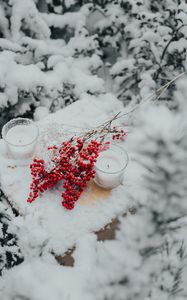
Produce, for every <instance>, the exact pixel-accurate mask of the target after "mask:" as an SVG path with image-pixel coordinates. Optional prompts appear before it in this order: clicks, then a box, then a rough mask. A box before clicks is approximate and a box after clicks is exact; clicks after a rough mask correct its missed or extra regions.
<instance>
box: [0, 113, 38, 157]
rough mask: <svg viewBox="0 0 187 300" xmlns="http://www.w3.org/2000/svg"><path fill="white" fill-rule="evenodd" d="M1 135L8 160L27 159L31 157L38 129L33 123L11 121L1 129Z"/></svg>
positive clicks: (24, 120) (21, 120)
mask: <svg viewBox="0 0 187 300" xmlns="http://www.w3.org/2000/svg"><path fill="white" fill-rule="evenodd" d="M2 134H3V138H4V140H5V143H6V147H7V154H8V156H9V157H10V158H14V159H27V158H29V157H31V156H32V154H33V152H34V149H35V146H36V141H37V137H38V128H37V126H36V125H35V124H34V122H33V121H31V120H29V119H24V118H17V119H13V120H11V121H10V122H8V123H7V124H6V125H5V126H4V127H3V130H2Z"/></svg>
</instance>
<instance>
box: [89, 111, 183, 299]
mask: <svg viewBox="0 0 187 300" xmlns="http://www.w3.org/2000/svg"><path fill="white" fill-rule="evenodd" d="M158 116H159V117H158ZM136 117H137V119H136V122H137V123H136V126H135V129H134V132H133V135H132V138H131V137H129V146H130V147H131V150H132V153H133V154H132V155H134V154H136V155H135V157H136V160H138V162H139V163H140V164H141V165H142V166H143V167H144V168H145V170H146V172H145V175H144V178H143V184H142V187H141V189H140V190H139V191H138V192H137V194H136V195H135V193H134V192H133V197H135V196H136V198H137V199H136V200H137V211H136V214H135V215H133V216H130V215H127V217H125V218H124V217H122V218H121V221H120V224H119V230H118V231H117V236H116V240H114V241H105V242H104V243H98V245H97V263H96V267H95V270H94V271H95V272H94V271H93V274H94V276H95V277H94V280H95V279H96V282H97V283H96V285H99V287H100V289H99V291H100V293H99V297H98V298H97V299H110V300H111V299H112V300H113V299H115V300H121V299H125V300H132V299H133V300H136V299H137V300H139V299H142V300H143V299H146V300H148V299H151V300H156V299H162V300H169V299H176V300H178V299H186V297H187V289H186V287H185V275H184V274H186V273H184V272H186V250H185V249H186V246H187V239H186V237H185V234H184V231H185V230H186V226H187V223H186V216H187V205H186V194H187V184H186V177H187V168H186V163H185V162H186V161H187V148H186V147H187V143H186V126H187V123H186V121H185V122H182V124H181V117H182V115H181V114H179V115H175V114H173V113H172V112H170V111H169V110H168V109H166V108H165V107H157V108H149V109H144V110H143V113H139V115H138V116H136ZM137 145H138V147H137ZM182 231H183V234H181V232H182ZM92 280H93V277H92ZM94 289H96V287H94ZM96 290H98V288H97V289H96Z"/></svg>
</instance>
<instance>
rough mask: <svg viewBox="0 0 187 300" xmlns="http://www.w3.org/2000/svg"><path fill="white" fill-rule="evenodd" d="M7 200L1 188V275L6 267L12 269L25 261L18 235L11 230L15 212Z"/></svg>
mask: <svg viewBox="0 0 187 300" xmlns="http://www.w3.org/2000/svg"><path fill="white" fill-rule="evenodd" d="M6 202H7V200H6V198H5V196H4V194H3V192H2V191H1V190H0V276H1V275H2V273H3V271H5V269H10V268H12V267H13V266H15V265H18V264H20V263H21V262H22V261H23V256H22V254H21V251H20V249H19V247H18V245H17V237H16V235H15V234H13V233H12V232H11V229H10V224H11V219H12V217H13V213H12V211H11V209H10V208H7V205H6V204H7V203H6Z"/></svg>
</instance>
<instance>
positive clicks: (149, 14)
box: [0, 0, 187, 124]
mask: <svg viewBox="0 0 187 300" xmlns="http://www.w3.org/2000/svg"><path fill="white" fill-rule="evenodd" d="M186 16H187V4H185V3H184V1H180V0H178V1H176V0H167V1H163V0H160V1H148V0H147V1H142V0H115V1H111V0H105V1H101V0H94V1H90V0H84V1H80V0H71V1H64V0H48V1H45V0H24V1H21V0H9V1H7V0H1V1H0V50H1V51H0V113H1V120H0V121H1V124H3V123H5V122H6V121H7V120H8V119H10V118H12V117H14V116H28V117H33V114H34V112H35V110H36V108H38V107H39V110H38V111H40V110H41V107H42V108H43V107H45V114H46V113H47V112H54V111H56V110H58V109H59V108H61V107H63V106H66V105H68V104H69V103H72V102H74V101H76V100H78V99H80V98H81V95H82V94H84V93H90V94H95V95H97V94H100V93H103V92H104V91H105V90H107V91H110V92H111V91H112V92H115V93H116V95H117V96H118V97H119V98H120V99H121V100H122V101H123V102H124V103H125V104H127V103H129V101H131V100H133V101H134V102H137V101H140V100H141V99H142V98H144V97H145V96H147V94H148V93H149V92H151V91H153V90H155V89H157V88H158V87H160V85H162V84H164V83H165V82H166V81H167V80H168V79H172V78H174V77H175V76H176V75H178V74H179V73H181V72H182V71H185V70H186V62H185V61H186V46H185V45H186V25H187V21H186V19H187V18H186ZM102 79H104V80H105V86H104V82H103V80H102ZM173 90H175V86H174V85H173V86H172V87H171V88H170V89H169V90H168V91H167V93H165V94H164V96H162V97H161V98H160V99H161V100H167V102H170V103H171V104H170V105H171V107H174V108H175V107H177V105H178V103H176V102H175V101H171V100H173V99H174V97H173ZM38 115H39V113H37V116H38Z"/></svg>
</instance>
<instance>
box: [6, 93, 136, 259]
mask: <svg viewBox="0 0 187 300" xmlns="http://www.w3.org/2000/svg"><path fill="white" fill-rule="evenodd" d="M122 109H123V108H122V104H121V103H120V102H118V101H116V98H113V97H112V96H111V95H104V96H100V97H97V98H95V97H93V96H90V97H88V96H86V97H85V98H83V99H81V100H80V101H78V102H76V103H74V104H72V105H70V106H69V107H67V108H65V109H63V110H60V111H58V112H57V113H55V114H51V115H49V116H48V117H46V118H45V119H43V120H42V121H40V122H38V126H39V128H40V127H42V128H44V127H45V126H48V128H49V127H50V124H51V123H53V122H55V123H58V124H61V123H65V124H68V125H69V126H72V127H73V126H80V127H90V126H96V125H98V124H101V123H103V122H104V121H105V120H107V119H109V118H110V117H112V116H114V115H115V114H116V113H118V112H119V111H120V110H122ZM132 167H133V165H132V166H131V162H130V164H129V166H128V168H127V171H126V183H125V185H123V186H120V187H118V188H116V189H114V190H112V191H111V192H110V193H108V194H107V197H106V195H105V194H103V196H102V194H101V197H98V196H96V197H95V198H94V196H93V197H92V199H91V201H90V199H89V201H88V199H86V194H84V195H83V197H82V199H81V201H79V202H77V204H76V206H75V209H74V210H72V211H67V210H65V209H64V208H63V207H62V206H61V196H60V193H59V192H58V191H56V192H55V191H54V190H53V191H47V192H46V193H44V195H42V197H41V198H38V199H37V200H36V201H35V202H33V203H32V204H28V203H27V201H26V200H27V196H28V193H29V184H30V181H31V176H30V169H29V166H28V165H26V166H25V165H19V164H18V163H17V162H16V161H15V160H10V159H8V158H7V155H6V151H5V147H4V142H3V141H2V140H1V143H0V175H1V188H2V190H3V192H4V193H5V195H6V196H7V197H8V199H9V202H10V203H11V205H12V206H13V207H14V208H16V209H17V210H18V211H19V215H18V216H17V217H16V218H14V219H13V220H12V224H13V226H12V227H13V228H14V229H15V228H16V234H17V235H18V238H19V244H20V246H21V249H22V252H23V254H24V256H25V255H26V256H27V257H28V256H31V257H33V256H35V257H36V256H38V254H39V253H41V252H42V253H43V252H45V253H47V252H50V253H51V252H54V253H55V254H56V255H62V254H63V253H65V251H67V249H69V248H71V247H73V246H74V245H76V243H77V242H78V241H79V239H80V238H81V237H83V236H84V235H86V234H87V233H91V232H95V231H98V230H100V229H101V228H103V227H104V226H105V225H106V224H108V223H110V222H111V220H112V219H113V218H116V217H117V216H118V215H120V214H123V213H124V212H125V211H126V210H127V209H128V208H129V207H132V205H133V203H132V202H130V201H129V200H128V197H126V195H127V194H128V186H130V185H131V179H132V176H131V172H130V170H132ZM98 198H99V199H98ZM90 203H91V205H90ZM24 252H25V253H24Z"/></svg>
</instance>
